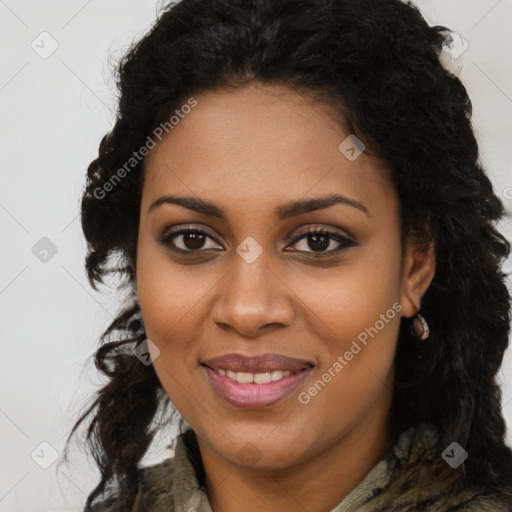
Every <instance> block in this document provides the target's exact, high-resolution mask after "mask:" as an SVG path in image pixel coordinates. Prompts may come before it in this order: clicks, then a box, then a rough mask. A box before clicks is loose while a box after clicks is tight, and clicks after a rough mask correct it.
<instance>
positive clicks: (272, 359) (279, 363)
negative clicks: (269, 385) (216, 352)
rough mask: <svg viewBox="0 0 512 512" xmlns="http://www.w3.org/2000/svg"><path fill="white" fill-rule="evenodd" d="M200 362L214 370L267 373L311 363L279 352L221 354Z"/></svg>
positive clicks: (305, 366) (291, 370)
mask: <svg viewBox="0 0 512 512" xmlns="http://www.w3.org/2000/svg"><path fill="white" fill-rule="evenodd" d="M202 364H204V365H206V366H209V367H210V368H212V369H214V370H218V369H219V368H222V369H224V370H230V371H232V372H247V373H267V372H271V371H274V370H282V371H290V372H295V373H296V372H299V371H301V370H303V369H304V368H307V367H313V366H314V365H313V363H311V362H310V361H306V360H304V359H296V358H294V357H288V356H284V355H281V354H261V355H259V356H254V357H248V356H243V355H242V354H223V355H221V356H217V357H212V358H210V359H206V360H204V361H202Z"/></svg>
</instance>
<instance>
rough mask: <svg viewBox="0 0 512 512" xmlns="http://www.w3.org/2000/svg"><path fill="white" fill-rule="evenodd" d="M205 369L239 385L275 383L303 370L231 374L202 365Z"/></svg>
mask: <svg viewBox="0 0 512 512" xmlns="http://www.w3.org/2000/svg"><path fill="white" fill-rule="evenodd" d="M203 366H206V367H207V368H210V369H211V370H213V371H215V372H217V373H218V374H219V375H222V376H223V377H227V378H228V379H230V380H232V381H234V382H238V383H239V384H267V383H269V382H276V381H278V380H281V379H283V378H285V377H289V376H290V375H293V374H295V373H300V372H302V371H304V370H305V368H303V369H302V370H299V371H296V372H292V371H289V370H272V371H269V372H258V373H250V372H233V371H231V370H225V369H223V368H212V367H211V366H208V365H205V364H203Z"/></svg>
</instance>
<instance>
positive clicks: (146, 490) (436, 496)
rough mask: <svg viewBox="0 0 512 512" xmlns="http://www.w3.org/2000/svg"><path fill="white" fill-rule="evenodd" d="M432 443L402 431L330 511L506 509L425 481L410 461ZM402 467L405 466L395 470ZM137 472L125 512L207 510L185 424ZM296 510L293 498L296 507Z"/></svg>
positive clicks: (481, 492) (433, 435) (102, 507)
mask: <svg viewBox="0 0 512 512" xmlns="http://www.w3.org/2000/svg"><path fill="white" fill-rule="evenodd" d="M438 443H439V435H438V433H437V431H436V429H435V428H434V427H433V425H431V424H425V423H422V424H420V425H418V426H417V427H416V428H410V429H408V430H406V431H405V432H403V433H402V434H401V435H400V436H399V438H398V440H397V442H396V443H395V445H394V446H393V448H392V449H391V450H390V451H389V452H388V454H387V455H386V456H384V457H382V458H381V459H380V460H379V461H378V462H377V463H376V464H375V466H374V467H373V468H372V469H371V470H370V471H369V472H368V473H367V474H366V476H365V477H364V478H363V480H362V481H361V482H360V483H359V484H358V485H357V486H356V487H355V488H354V489H353V490H352V491H351V492H350V493H349V494H348V495H347V496H346V497H345V498H343V499H342V500H341V502H340V503H338V505H336V506H335V507H334V508H333V509H332V510H331V511H330V512H384V511H386V512H418V511H422V512H449V511H452V510H453V511H455V510H456V511H457V512H512V507H511V506H510V501H506V498H505V497H503V496H501V495H493V494H492V493H491V494H490V493H489V491H488V490H485V489H465V490H464V491H462V492H460V493H459V494H457V495H456V496H449V495H448V494H447V493H446V492H445V489H444V488H443V487H442V486H439V487H436V486H435V485H433V484H432V485H425V484H424V479H422V477H421V472H420V471H418V468H417V467H416V466H415V465H414V464H412V465H411V464H410V463H414V461H415V460H417V459H418V458H419V457H421V455H422V454H423V453H424V452H425V450H427V449H429V448H431V447H434V446H435V445H437V444H438ZM441 451H442V450H440V451H439V453H441ZM404 463H407V464H405V465H404ZM403 468H408V469H407V470H405V469H404V470H402V471H401V469H403ZM140 471H141V478H140V484H139V490H138V493H137V496H136V500H135V503H134V506H133V508H132V510H131V512H212V509H211V507H210V504H209V501H208V496H207V493H206V488H205V478H204V470H203V466H202V462H201V459H200V453H199V448H198V445H197V440H196V437H195V434H194V432H193V430H191V429H188V430H187V431H186V432H184V434H182V435H180V436H179V437H178V439H177V442H176V449H175V454H174V457H173V458H170V459H166V460H164V461H163V462H161V463H159V464H155V465H153V466H149V467H145V468H142V469H141V470H140ZM120 510H121V509H120V507H119V504H118V501H116V500H115V499H114V500H112V499H111V500H109V501H107V502H104V503H103V504H99V505H96V506H94V507H93V508H92V512H120ZM302 510H304V509H303V508H302V507H301V506H300V504H299V503H297V511H298V512H301V511H302Z"/></svg>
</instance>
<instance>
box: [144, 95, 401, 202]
mask: <svg viewBox="0 0 512 512" xmlns="http://www.w3.org/2000/svg"><path fill="white" fill-rule="evenodd" d="M194 99H195V100H196V101H197V105H196V106H195V107H193V108H192V109H190V111H189V113H187V114H186V115H182V116H181V118H180V120H179V123H177V124H176V125H175V126H174V127H173V128H172V130H171V131H170V132H169V133H168V134H166V135H165V136H164V137H163V138H162V140H161V141H160V142H158V143H157V145H156V147H155V148H154V149H152V150H151V152H150V153H149V155H148V156H147V157H146V163H145V168H146V179H145V184H144V192H145V193H144V195H143V202H144V203H148V202H149V201H153V200H155V199H156V198H157V195H159V194H160V195H164V194H168V193H175V192H183V193H186V194H187V195H198V196H201V197H210V198H213V197H215V198H216V200H217V202H222V203H223V204H224V206H225V207H226V208H227V209H229V205H234V204H235V203H238V204H239V205H246V206H247V205H255V206H256V205H257V206H258V207H259V208H260V209H263V208H265V206H266V205H267V204H268V206H269V207H270V206H272V207H273V206H274V205H275V204H277V203H279V204H281V203H283V202H286V201H289V200H291V199H297V198H306V197H308V196H317V195H324V194H327V193H333V192H340V193H343V194H345V195H347V196H351V197H353V198H354V199H356V200H358V201H360V202H363V203H372V204H373V205H377V206H378V204H377V203H379V202H380V203H382V206H383V207H384V206H385V205H386V204H388V206H389V202H390V201H393V200H395V198H394V191H393V190H392V187H391V186H390V183H389V182H388V181H387V180H386V179H384V176H385V173H386V170H385V168H384V166H383V165H382V164H381V163H380V162H378V161H377V160H375V159H373V158H370V157H368V156H367V155H366V154H365V153H364V152H363V153H362V154H361V155H360V156H358V157H357V158H356V159H355V160H350V159H348V158H347V157H346V156H345V155H344V154H343V153H342V151H340V144H350V143H351V139H350V138H349V139H347V137H349V135H351V134H350V133H348V132H347V131H346V128H345V127H344V126H343V125H342V124H341V123H340V122H339V121H338V120H337V116H336V115H335V114H334V113H333V111H332V107H331V108H329V106H327V105H325V104H322V103H319V102H317V101H314V100H313V99H312V98H311V97H309V96H304V95H301V94H298V93H297V92H294V91H292V90H291V89H288V88H285V87H283V86H274V85H273V86H268V85H264V86H262V85H258V86H255V85H251V86H248V87H244V88H242V89H238V90H236V91H233V90H222V91H216V92H211V91H210V92H206V93H201V94H198V95H195V96H194ZM344 141H346V142H344ZM343 147H344V146H342V148H343ZM356 150H357V148H356ZM374 208H375V206H374Z"/></svg>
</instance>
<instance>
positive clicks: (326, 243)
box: [308, 235, 329, 249]
mask: <svg viewBox="0 0 512 512" xmlns="http://www.w3.org/2000/svg"><path fill="white" fill-rule="evenodd" d="M328 238H329V237H328V236H326V235H310V241H311V240H313V243H315V242H318V239H323V243H320V245H321V247H318V245H317V246H316V247H314V246H312V245H311V243H308V245H309V248H310V249H315V248H316V249H326V248H327V247H329V242H328V241H327V240H328Z"/></svg>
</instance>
